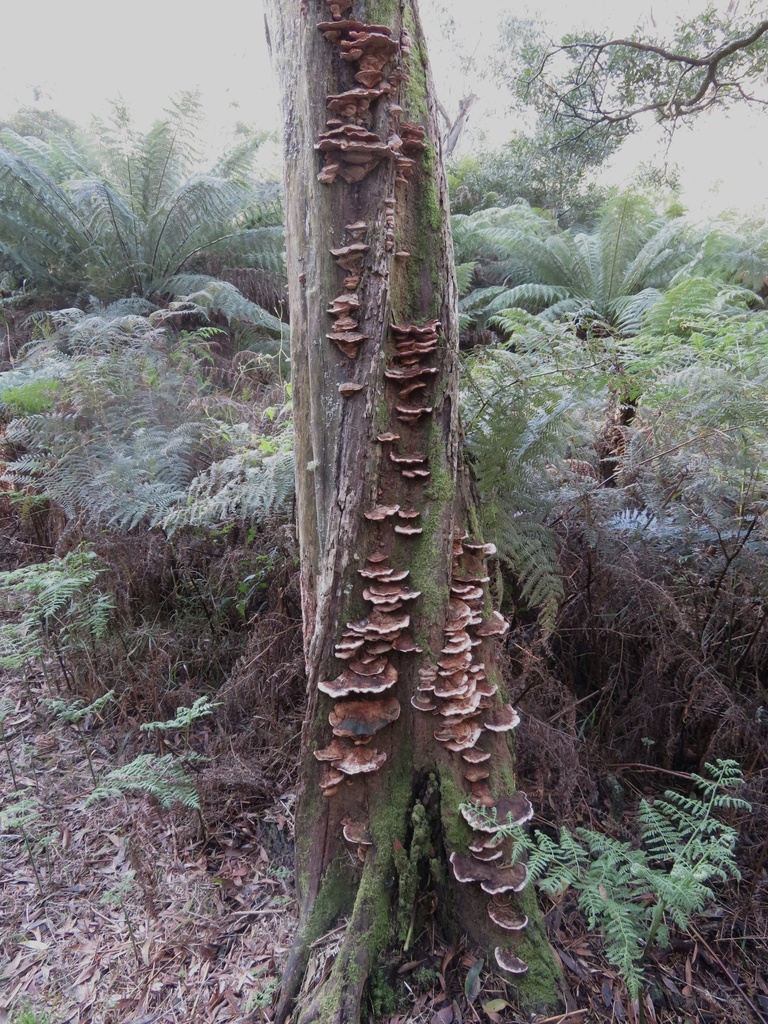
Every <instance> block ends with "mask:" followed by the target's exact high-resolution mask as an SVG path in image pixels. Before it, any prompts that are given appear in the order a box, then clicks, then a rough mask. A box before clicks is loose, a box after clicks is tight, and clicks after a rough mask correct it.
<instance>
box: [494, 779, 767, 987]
mask: <svg viewBox="0 0 768 1024" xmlns="http://www.w3.org/2000/svg"><path fill="white" fill-rule="evenodd" d="M706 769H707V773H708V774H707V775H704V776H701V775H695V774H694V775H692V776H691V779H692V781H693V784H694V786H695V788H696V789H697V790H698V793H697V794H696V795H692V796H684V795H682V794H680V793H675V792H673V791H671V790H668V791H667V792H666V793H665V794H664V797H663V798H661V799H657V800H655V801H654V802H653V803H648V802H647V801H645V800H641V802H640V808H639V813H638V821H639V823H640V846H639V848H633V847H632V846H631V845H630V843H622V842H619V841H618V840H616V839H613V838H611V837H610V836H606V835H604V834H603V833H601V832H596V831H593V830H591V829H585V828H578V829H576V830H575V832H574V833H571V832H570V831H569V830H568V829H566V828H562V829H561V830H560V834H559V839H558V841H557V842H556V841H555V840H553V839H551V838H550V837H548V836H546V835H543V834H542V833H541V832H536V834H535V836H534V837H533V838H531V837H530V836H529V835H528V834H527V833H526V832H525V830H524V829H522V828H521V827H520V826H518V825H515V824H512V825H509V824H506V823H503V822H495V821H493V819H491V818H488V823H489V824H490V823H491V822H493V823H494V824H496V825H497V828H498V832H499V833H500V834H502V835H510V836H512V837H513V838H514V840H515V844H514V848H513V850H514V852H513V859H515V860H519V859H521V858H523V857H526V856H527V864H528V877H529V878H530V879H531V881H534V882H536V883H537V884H538V885H539V887H540V888H541V889H542V890H543V891H544V892H547V893H549V894H550V895H557V894H559V893H562V892H564V891H565V890H567V889H573V890H574V891H575V892H576V893H577V894H578V901H579V907H580V909H581V911H582V913H583V914H584V916H585V917H586V919H587V924H588V926H589V927H590V928H591V929H599V930H600V931H601V932H602V935H603V943H604V946H605V953H606V957H607V958H608V960H609V961H610V963H612V964H615V965H616V967H617V968H618V970H619V972H620V974H621V976H622V978H623V979H624V981H625V983H626V985H627V988H628V989H629V991H630V993H631V995H632V997H633V998H635V999H636V998H638V996H639V995H640V992H641V989H642V985H643V969H642V963H643V959H644V957H645V956H646V954H647V953H648V951H649V949H650V948H651V947H652V946H653V944H654V942H656V941H660V940H662V939H663V940H666V931H667V930H666V926H665V925H664V918H665V917H668V918H669V919H670V920H671V921H672V922H673V923H674V924H675V925H676V926H677V927H678V928H680V929H681V930H682V931H685V930H686V929H687V927H688V923H689V921H690V919H691V916H692V915H693V914H695V913H699V912H700V911H702V910H703V909H704V908H705V907H706V906H707V905H708V904H709V903H711V902H712V900H714V898H715V893H714V890H713V888H712V883H715V882H719V881H722V882H725V881H727V880H728V879H729V878H739V877H740V876H739V871H738V868H737V866H736V857H735V847H736V840H737V838H738V833H737V831H736V829H734V828H732V827H731V826H730V825H726V824H724V823H723V822H722V821H720V820H719V819H718V818H717V817H716V814H715V812H716V811H723V810H728V811H742V812H745V813H748V812H749V811H750V810H751V808H750V805H749V804H748V803H747V802H746V801H745V800H742V799H741V798H740V797H737V796H735V795H734V794H733V792H732V791H733V790H734V789H735V788H736V787H738V786H739V785H740V784H741V782H742V775H741V770H740V768H739V766H738V764H737V762H735V761H733V760H727V759H726V760H721V759H718V760H717V761H715V763H714V764H707V765H706ZM474 811H475V813H480V814H482V809H480V808H478V807H474ZM649 896H651V897H652V901H649V899H648V897H649ZM662 944H664V943H662Z"/></svg>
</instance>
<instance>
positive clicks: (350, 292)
mask: <svg viewBox="0 0 768 1024" xmlns="http://www.w3.org/2000/svg"><path fill="white" fill-rule="evenodd" d="M367 231H368V228H367V225H366V223H365V221H356V222H355V223H354V224H347V225H346V226H345V228H344V234H345V236H346V237H345V244H344V245H342V246H340V247H339V248H338V249H331V250H330V252H331V255H332V256H333V258H334V259H335V261H336V264H337V266H338V267H340V268H341V270H343V271H344V273H345V274H346V276H345V278H344V283H343V287H344V291H343V292H342V293H341V295H337V296H336V298H335V299H334V300H333V301H332V302H331V303H330V305H329V306H328V309H327V313H328V315H329V316H331V317H333V325H332V327H331V330H330V331H329V333H328V334H327V335H326V337H327V338H328V340H329V341H332V342H333V343H334V345H335V346H336V347H337V348H338V349H339V351H340V352H341V354H342V355H345V356H346V357H347V359H356V358H357V354H358V352H359V351H360V346H361V345H362V343H363V342H364V341H365V340H366V338H367V337H368V335H366V334H363V333H362V332H361V330H360V326H359V322H358V320H357V317H358V314H359V310H360V296H359V295H358V293H357V289H358V288H359V286H360V277H361V274H362V265H363V259H364V258H365V254H366V253H367V252H368V249H369V248H370V246H368V245H366V243H365V236H366V234H367ZM339 390H340V391H341V393H342V394H350V393H351V392H350V389H349V388H348V389H347V390H343V389H342V387H340V388H339ZM359 390H361V388H360V386H355V387H354V388H352V389H351V391H359Z"/></svg>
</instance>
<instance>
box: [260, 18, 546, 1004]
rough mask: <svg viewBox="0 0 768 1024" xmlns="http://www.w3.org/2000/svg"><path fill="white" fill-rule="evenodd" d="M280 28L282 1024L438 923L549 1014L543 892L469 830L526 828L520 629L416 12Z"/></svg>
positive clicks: (344, 988)
mask: <svg viewBox="0 0 768 1024" xmlns="http://www.w3.org/2000/svg"><path fill="white" fill-rule="evenodd" d="M267 10H268V30H269V35H270V44H271V48H272V56H273V63H274V67H275V70H276V72H277V75H278V77H279V80H280V84H281V90H282V102H283V118H284V146H285V195H286V234H287V240H288V241H287V245H288V278H289V294H290V303H291V359H292V367H293V370H292V373H293V378H292V381H293V402H294V421H295V435H296V467H297V480H296V487H297V516H298V530H299V541H300V549H301V578H302V601H303V615H304V628H305V656H306V665H307V676H308V685H309V702H308V711H307V718H306V723H305V730H304V742H303V755H302V756H303V762H302V782H303V787H302V793H301V795H300V800H299V806H298V810H297V818H296V857H297V885H298V892H299V901H300V914H301V922H300V929H299V937H298V939H297V942H296V945H295V947H294V949H293V951H292V954H291V956H290V959H289V963H288V966H287V969H286V972H285V975H284V979H283V986H282V993H281V999H280V1003H279V1006H278V1010H277V1020H278V1021H286V1020H287V1019H288V1018H289V1017H290V1016H291V1014H293V1015H294V1016H293V1019H294V1020H296V1021H300V1022H302V1024H309V1022H311V1021H324V1022H331V1021H332V1022H336V1024H354V1022H356V1021H358V1020H359V1019H360V1013H361V1005H362V1001H363V997H364V992H365V991H366V984H367V982H369V981H370V980H372V979H373V978H374V975H375V971H376V970H377V964H378V963H379V961H380V957H381V954H382V953H384V952H385V951H386V950H388V949H389V950H391V949H393V948H396V947H400V948H404V949H408V948H410V947H411V946H412V945H413V944H414V942H415V940H416V939H417V937H418V935H419V930H420V928H421V927H422V922H423V921H424V919H425V917H426V916H427V915H429V914H433V913H435V912H436V913H437V915H438V917H439V919H440V921H441V924H442V926H443V927H445V928H446V929H447V928H453V929H461V930H462V931H463V932H464V933H466V934H469V936H470V937H471V939H472V940H473V941H474V942H475V943H476V944H477V945H478V946H480V947H483V948H485V949H488V950H490V956H491V958H493V955H494V951H495V950H496V948H497V947H498V949H499V957H498V958H497V959H500V961H501V962H503V963H505V964H506V965H507V967H508V968H510V969H511V971H512V972H519V973H517V974H511V973H507V974H506V977H507V979H508V980H509V981H510V982H513V981H514V982H518V983H519V984H520V986H521V987H525V986H528V1001H529V1002H531V1003H540V1004H547V1003H550V1004H551V1003H552V1001H553V989H554V984H553V979H554V976H555V975H554V968H553V966H552V960H551V957H550V955H549V950H548V947H547V945H546V942H545V940H544V939H543V936H542V933H541V929H540V926H539V924H538V919H537V917H536V914H535V904H534V900H533V898H532V896H531V894H530V892H524V891H523V890H522V886H523V885H524V883H525V871H524V868H523V867H522V865H517V866H515V867H507V868H506V869H505V868H503V867H502V868H497V867H492V866H490V864H489V861H488V858H489V857H490V856H491V854H490V852H489V850H488V847H489V846H490V843H491V841H492V839H493V833H492V832H483V831H481V830H480V831H478V830H473V828H472V827H470V826H471V824H472V823H473V818H472V813H473V812H472V809H471V805H470V804H469V802H470V801H473V802H475V803H479V804H481V805H484V806H485V807H487V808H493V807H496V808H497V811H498V813H499V814H501V816H502V817H505V816H506V814H507V812H510V813H511V814H512V815H513V817H515V818H517V819H518V820H526V819H527V818H528V817H529V816H530V813H531V811H530V805H529V804H528V802H527V800H526V798H525V796H524V794H521V793H515V786H514V776H513V766H512V756H511V751H510V745H509V738H510V736H511V735H512V733H511V731H510V730H511V729H512V728H513V727H514V725H515V724H516V722H517V715H516V714H515V712H514V711H513V709H512V708H511V707H510V706H508V705H507V704H506V702H505V699H504V697H503V696H502V691H501V689H500V688H499V680H498V678H497V673H496V670H495V668H494V659H493V644H494V643H495V641H496V640H497V639H498V637H499V634H501V633H503V631H504V630H505V629H506V624H505V623H504V622H503V620H502V619H501V617H500V616H499V615H498V613H495V612H493V610H492V608H491V604H490V598H489V596H488V590H487V583H488V577H487V575H486V560H487V558H488V557H489V556H491V555H492V553H493V550H492V547H491V546H489V545H484V544H483V543H482V539H481V538H480V537H479V526H478V521H477V516H476V514H475V510H474V507H473V504H472V500H471V488H470V485H469V479H468V475H467V473H466V471H465V469H464V467H463V466H462V464H461V457H460V441H459V425H458V412H457V357H458V327H457V311H456V287H455V281H454V273H453V261H452V247H451V239H450V231H449V224H448V199H447V194H446V187H445V180H444V175H443V170H442V160H441V156H440V151H439V147H440V144H439V134H438V131H437V124H436V116H435V102H434V98H433V94H432V89H431V84H430V82H429V75H428V66H427V58H426V51H425V46H424V39H423V36H422V33H421V29H420V25H419V20H418V14H417V10H416V4H415V2H414V0H368V2H364V0H267ZM464 802H466V806H465V807H464V811H463V813H462V810H461V809H460V807H461V805H462V804H463V803H464ZM474 823H476V822H474ZM473 846H474V847H476V850H477V852H478V855H479V856H480V857H482V858H483V860H479V859H474V858H473V857H472V855H471V847H473ZM483 847H485V849H484V850H483V849H482V848H483ZM501 849H502V850H503V851H504V853H505V854H507V853H508V847H507V846H504V845H502V847H501ZM451 855H453V861H452V862H449V858H450V857H451ZM503 859H504V860H506V856H505V857H504V858H503ZM493 863H495V864H499V863H502V861H498V860H497V861H495V862H493ZM463 878H467V879H470V878H471V879H476V880H475V881H467V882H462V881H461V879H463ZM483 890H485V891H483ZM489 911H490V913H491V914H492V915H493V918H494V919H495V920H496V921H501V922H502V924H501V925H499V924H497V923H495V922H494V920H491V918H490V917H489ZM526 915H527V916H526ZM527 918H530V919H531V920H530V923H529V924H528V927H527V928H526V927H524V924H525V921H526V920H527ZM340 924H345V927H343V928H341V929H339V928H338V926H339V925H340ZM332 931H333V937H332V939H329V940H328V942H327V943H326V944H324V943H323V942H319V941H318V940H321V939H322V937H323V936H325V935H328V934H329V933H331V932H332ZM526 965H528V970H527V973H524V972H526ZM302 983H304V989H303V995H302V997H301V999H300V1000H299V1001H298V1004H297V1008H296V1009H295V1010H294V1004H295V1001H296V997H297V994H298V993H299V991H300V989H301V986H302Z"/></svg>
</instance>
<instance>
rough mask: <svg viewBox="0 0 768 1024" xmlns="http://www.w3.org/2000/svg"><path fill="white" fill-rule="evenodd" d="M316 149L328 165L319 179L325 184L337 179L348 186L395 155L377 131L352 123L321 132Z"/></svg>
mask: <svg viewBox="0 0 768 1024" xmlns="http://www.w3.org/2000/svg"><path fill="white" fill-rule="evenodd" d="M315 149H317V150H319V151H320V152H321V153H322V154H323V156H324V157H325V166H324V167H323V169H322V171H320V173H319V174H318V176H317V177H318V181H321V182H322V183H323V184H326V185H332V184H333V182H334V181H335V180H336V178H337V177H339V178H341V179H342V180H343V181H345V182H347V184H348V185H353V184H357V182H360V181H362V180H363V178H365V176H366V175H367V174H369V173H370V172H371V171H372V170H373V169H374V167H377V166H378V164H379V163H380V162H381V161H382V160H383V159H384V158H385V157H388V156H391V155H392V154H391V151H390V149H389V146H388V145H387V143H386V142H383V141H382V139H381V137H380V136H379V135H377V134H376V133H375V132H369V131H368V130H367V129H366V128H363V127H361V126H360V125H354V124H349V123H345V124H341V125H339V126H338V127H336V128H330V129H329V130H328V131H327V132H321V133H320V141H319V142H316V143H315Z"/></svg>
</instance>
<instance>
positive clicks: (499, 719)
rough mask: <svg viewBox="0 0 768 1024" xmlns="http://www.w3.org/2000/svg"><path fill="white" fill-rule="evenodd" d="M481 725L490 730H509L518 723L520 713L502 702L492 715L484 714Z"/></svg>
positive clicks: (514, 727)
mask: <svg viewBox="0 0 768 1024" xmlns="http://www.w3.org/2000/svg"><path fill="white" fill-rule="evenodd" d="M483 725H484V726H485V728H486V729H490V731H491V732H509V731H510V730H512V729H516V728H517V727H518V725H520V715H518V713H517V711H515V709H514V708H513V707H512V705H511V704H504V705H503V706H502V707H501V708H499V709H498V710H497V711H494V712H493V714H492V715H490V716H488V715H486V718H485V721H484V722H483Z"/></svg>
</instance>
